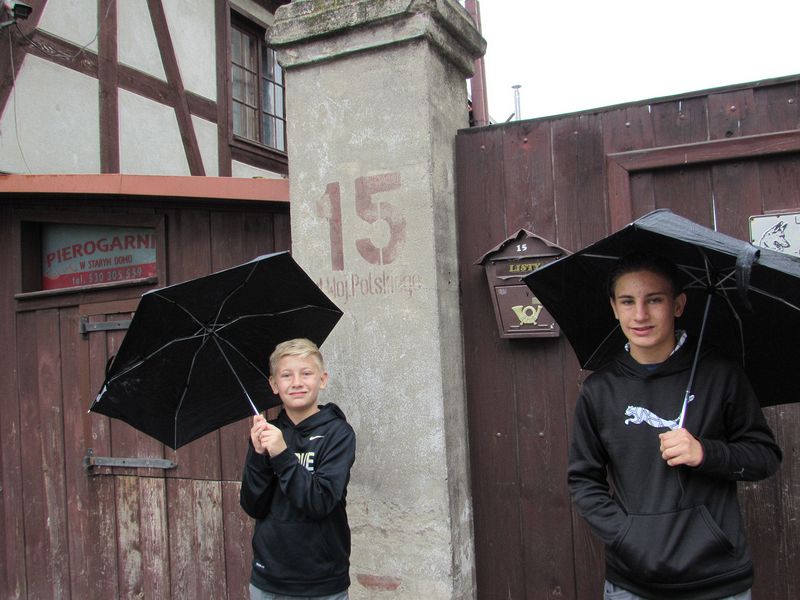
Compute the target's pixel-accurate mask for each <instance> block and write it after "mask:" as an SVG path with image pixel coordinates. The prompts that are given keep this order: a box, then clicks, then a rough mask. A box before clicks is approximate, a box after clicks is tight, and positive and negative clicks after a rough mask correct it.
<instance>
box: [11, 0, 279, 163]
mask: <svg viewBox="0 0 800 600" xmlns="http://www.w3.org/2000/svg"><path fill="white" fill-rule="evenodd" d="M287 2H288V0H168V1H165V0H147V1H144V0H142V1H137V2H127V1H126V2H117V1H115V0H80V1H78V0H73V1H69V2H64V1H62V0H28V4H30V5H31V6H32V7H33V10H32V12H31V14H30V16H29V17H28V18H27V19H25V20H20V21H18V22H17V23H16V25H12V26H10V27H7V28H4V29H3V30H2V39H3V49H2V50H1V51H0V131H2V135H0V172H9V173H30V174H40V173H132V174H142V175H144V174H147V175H197V176H233V177H273V178H275V177H282V176H285V175H286V173H287V161H286V154H285V153H284V152H276V151H273V150H270V149H269V148H267V147H265V146H262V145H260V144H255V143H251V142H249V141H247V140H242V139H239V138H237V137H235V136H234V135H233V132H232V116H231V106H230V105H231V94H232V85H233V83H232V78H231V68H230V64H231V50H230V39H231V36H230V28H231V15H232V13H235V14H237V15H241V17H242V18H243V19H246V20H248V21H250V22H253V23H255V24H256V25H257V26H258V27H259V28H261V29H265V28H267V27H269V26H270V25H271V23H272V21H273V14H274V12H275V10H276V9H277V7H278V6H280V5H281V4H286V3H287ZM6 16H7V13H6V12H5V11H3V14H2V17H3V18H5V17H6ZM251 92H252V93H253V94H255V93H256V91H255V90H251Z"/></svg>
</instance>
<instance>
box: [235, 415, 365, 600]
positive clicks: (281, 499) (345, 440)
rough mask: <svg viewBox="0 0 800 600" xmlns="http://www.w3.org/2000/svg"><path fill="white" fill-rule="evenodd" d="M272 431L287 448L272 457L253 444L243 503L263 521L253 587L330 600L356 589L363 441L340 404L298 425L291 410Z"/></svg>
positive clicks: (255, 554) (257, 531)
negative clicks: (353, 499) (352, 516)
mask: <svg viewBox="0 0 800 600" xmlns="http://www.w3.org/2000/svg"><path fill="white" fill-rule="evenodd" d="M270 423H272V425H274V426H275V427H278V428H279V429H280V430H281V432H282V433H283V439H284V441H285V442H286V446H287V449H286V450H285V451H283V452H281V453H280V454H278V455H276V456H274V457H272V458H271V459H270V458H269V455H267V454H264V455H260V454H258V453H256V452H255V450H254V449H253V446H252V443H251V444H250V447H249V449H248V452H247V459H246V461H245V466H244V474H243V476H242V489H241V495H240V504H241V505H242V508H243V509H244V510H245V512H246V513H247V514H248V515H250V516H251V517H253V518H254V519H256V526H255V531H254V533H253V571H252V576H251V578H250V582H251V583H252V584H253V585H255V586H256V587H258V588H260V589H262V590H266V591H268V592H272V593H275V594H286V595H303V596H324V595H328V594H335V593H338V592H342V591H344V590H346V589H347V588H348V587H349V586H350V575H349V569H350V527H349V525H348V523H347V513H346V511H345V505H346V497H347V483H348V482H349V480H350V467H352V465H353V462H354V460H355V450H356V436H355V433H354V432H353V428H352V427H350V425H349V424H348V423H347V421H346V419H345V416H344V413H342V411H341V409H339V407H338V406H336V405H335V404H326V405H323V406H320V411H319V412H318V413H316V414H314V415H312V416H310V417H308V418H307V419H304V420H303V421H301V422H300V423H298V424H297V425H295V424H294V423H292V421H291V420H290V419H289V417H288V416H287V415H286V413H285V412H284V411H281V413H280V414H279V415H278V418H277V419H275V420H274V421H270Z"/></svg>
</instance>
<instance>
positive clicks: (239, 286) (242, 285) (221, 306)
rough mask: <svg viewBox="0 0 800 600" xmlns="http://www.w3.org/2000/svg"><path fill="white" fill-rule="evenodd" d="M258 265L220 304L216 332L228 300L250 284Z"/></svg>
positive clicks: (214, 325)
mask: <svg viewBox="0 0 800 600" xmlns="http://www.w3.org/2000/svg"><path fill="white" fill-rule="evenodd" d="M258 265H259V263H255V264H253V267H252V268H251V269H250V272H249V273H248V274H247V277H245V278H244V279H243V280H242V282H241V283H240V284H239V285H237V286H236V287H235V288H233V289H232V290H231V291H230V292H228V295H227V296H225V298H223V300H222V302H220V303H219V308H218V309H217V314H216V316H215V317H214V322H213V323H212V324H211V326H212V327H213V328H214V329H215V330H216V329H217V328H219V327H220V325H219V316H220V315H221V314H222V309H224V308H225V304H226V303H227V302H228V300H230V299H231V297H232V296H233V295H234V294H235V293H236V292H238V291H239V290H240V289H242V288H243V287H244V286H245V285H247V282H249V281H250V278H251V277H252V276H253V273H255V272H256V268H257V267H258ZM220 351H221V349H220ZM248 399H249V397H248ZM251 404H252V402H251Z"/></svg>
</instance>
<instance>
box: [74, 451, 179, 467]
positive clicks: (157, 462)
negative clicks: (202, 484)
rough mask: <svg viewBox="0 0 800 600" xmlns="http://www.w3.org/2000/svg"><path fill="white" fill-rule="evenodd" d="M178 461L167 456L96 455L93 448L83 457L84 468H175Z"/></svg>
mask: <svg viewBox="0 0 800 600" xmlns="http://www.w3.org/2000/svg"><path fill="white" fill-rule="evenodd" d="M177 466H178V465H177V463H176V462H175V461H172V460H168V459H166V458H113V457H111V456H95V455H94V452H93V451H92V449H91V448H89V450H88V451H87V453H86V456H84V457H83V468H84V469H86V470H87V471H89V470H91V468H92V467H134V468H136V467H138V468H142V469H174V468H175V467H177Z"/></svg>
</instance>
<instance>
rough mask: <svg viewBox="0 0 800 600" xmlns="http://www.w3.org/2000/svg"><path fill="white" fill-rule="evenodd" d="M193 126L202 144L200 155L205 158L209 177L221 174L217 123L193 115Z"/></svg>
mask: <svg viewBox="0 0 800 600" xmlns="http://www.w3.org/2000/svg"><path fill="white" fill-rule="evenodd" d="M192 126H193V127H194V134H195V137H196V138H197V145H198V146H200V157H201V158H202V159H203V169H205V173H206V175H207V176H208V177H216V176H217V175H219V147H218V146H217V126H216V124H214V123H212V122H210V121H206V120H205V119H201V118H200V117H195V116H194V115H193V116H192Z"/></svg>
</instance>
